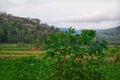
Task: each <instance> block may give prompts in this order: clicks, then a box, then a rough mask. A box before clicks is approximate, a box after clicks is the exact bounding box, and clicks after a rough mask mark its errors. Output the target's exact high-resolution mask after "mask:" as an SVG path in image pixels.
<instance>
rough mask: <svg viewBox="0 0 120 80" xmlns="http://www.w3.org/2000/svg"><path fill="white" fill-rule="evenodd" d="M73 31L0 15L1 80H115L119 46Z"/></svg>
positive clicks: (93, 34)
mask: <svg viewBox="0 0 120 80" xmlns="http://www.w3.org/2000/svg"><path fill="white" fill-rule="evenodd" d="M117 30H119V27H117ZM75 32H76V31H75V29H74V28H69V29H68V30H67V31H66V32H61V31H60V30H59V29H58V28H55V27H54V26H49V25H47V24H43V23H40V20H39V19H30V18H21V17H15V16H12V15H10V14H7V13H5V12H1V13H0V43H1V44H0V80H118V79H119V78H120V77H119V74H120V69H119V67H120V65H119V64H120V47H119V46H117V45H115V46H113V47H108V43H107V41H105V40H101V39H103V37H101V38H100V37H99V38H96V31H94V30H82V31H81V34H76V33H75ZM117 33H118V32H116V34H117ZM48 35H49V36H48ZM114 35H115V34H114ZM97 36H98V35H97ZM108 37H109V36H108ZM105 39H106V38H105ZM118 42H119V41H118ZM4 43H7V44H4ZM8 43H12V44H8ZM13 43H17V44H13ZM26 43H27V44H26ZM30 43H31V44H30ZM113 74H114V75H113Z"/></svg>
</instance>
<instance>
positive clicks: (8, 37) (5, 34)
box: [0, 12, 60, 43]
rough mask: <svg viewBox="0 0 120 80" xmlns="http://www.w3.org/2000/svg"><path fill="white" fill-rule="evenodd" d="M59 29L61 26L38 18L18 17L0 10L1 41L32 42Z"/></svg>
mask: <svg viewBox="0 0 120 80" xmlns="http://www.w3.org/2000/svg"><path fill="white" fill-rule="evenodd" d="M59 31H60V30H59V28H55V27H54V26H49V25H48V24H46V23H41V21H40V20H39V19H37V18H24V17H17V16H13V15H11V14H7V13H6V12H0V43H18V42H24V43H30V42H32V41H33V40H34V39H39V40H42V39H43V38H45V37H46V36H47V35H49V34H51V33H53V32H54V33H55V32H59Z"/></svg>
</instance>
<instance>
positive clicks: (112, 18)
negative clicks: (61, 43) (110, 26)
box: [57, 12, 120, 23]
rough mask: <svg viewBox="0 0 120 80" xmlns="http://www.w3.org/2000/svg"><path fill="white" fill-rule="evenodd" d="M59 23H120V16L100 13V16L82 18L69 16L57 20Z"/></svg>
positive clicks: (87, 15) (84, 16)
mask: <svg viewBox="0 0 120 80" xmlns="http://www.w3.org/2000/svg"><path fill="white" fill-rule="evenodd" d="M57 20H58V21H64V22H76V23H79V22H85V23H87V22H92V23H101V22H104V21H120V16H119V14H118V13H114V12H111V13H104V14H103V13H101V14H100V13H99V14H86V15H81V16H68V17H63V18H59V19H57Z"/></svg>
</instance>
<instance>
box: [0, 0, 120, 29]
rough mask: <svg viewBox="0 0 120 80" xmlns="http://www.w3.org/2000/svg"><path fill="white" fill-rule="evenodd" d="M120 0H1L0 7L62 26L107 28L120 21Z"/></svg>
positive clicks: (3, 9) (13, 12) (118, 23)
mask: <svg viewBox="0 0 120 80" xmlns="http://www.w3.org/2000/svg"><path fill="white" fill-rule="evenodd" d="M119 7H120V0H0V11H6V12H7V13H9V14H12V15H15V16H21V17H30V18H38V19H40V20H41V22H42V23H47V24H49V25H54V26H56V27H59V28H63V27H64V28H69V27H74V28H76V29H107V28H112V27H115V26H119V25H120V15H119V14H120V10H119Z"/></svg>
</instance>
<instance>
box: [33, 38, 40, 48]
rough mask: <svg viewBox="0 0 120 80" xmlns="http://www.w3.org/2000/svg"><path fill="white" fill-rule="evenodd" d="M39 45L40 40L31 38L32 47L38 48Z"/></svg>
mask: <svg viewBox="0 0 120 80" xmlns="http://www.w3.org/2000/svg"><path fill="white" fill-rule="evenodd" d="M41 45H42V44H41V42H40V40H38V39H35V40H33V46H32V48H34V49H37V50H40V49H41Z"/></svg>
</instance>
